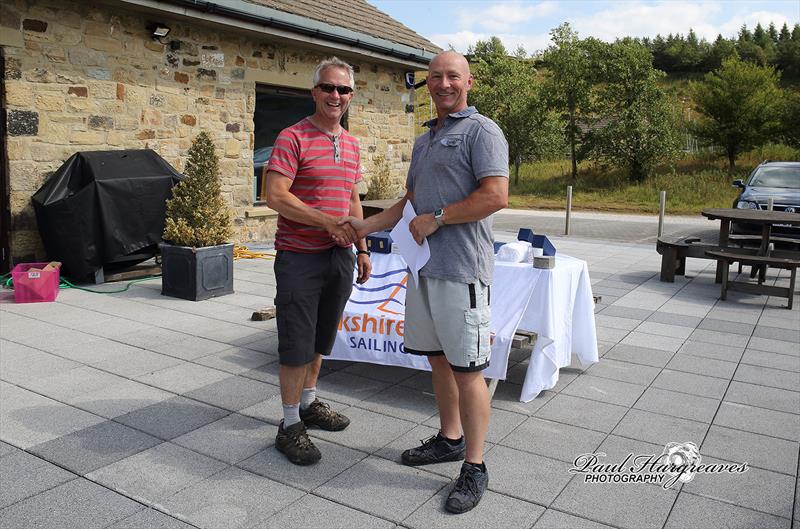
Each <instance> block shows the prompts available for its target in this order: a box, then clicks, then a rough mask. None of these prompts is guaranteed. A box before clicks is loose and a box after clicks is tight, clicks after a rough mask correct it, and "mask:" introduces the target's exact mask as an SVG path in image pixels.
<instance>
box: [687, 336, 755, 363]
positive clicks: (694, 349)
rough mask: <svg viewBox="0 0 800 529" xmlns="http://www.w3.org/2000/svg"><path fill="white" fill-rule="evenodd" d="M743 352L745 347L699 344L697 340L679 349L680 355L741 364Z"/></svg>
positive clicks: (690, 341)
mask: <svg viewBox="0 0 800 529" xmlns="http://www.w3.org/2000/svg"><path fill="white" fill-rule="evenodd" d="M743 352H744V347H741V346H732V345H721V344H711V343H707V342H698V341H696V340H686V343H684V344H683V345H682V346H681V348H680V349H678V354H689V355H692V356H702V357H704V358H712V359H715V360H724V361H726V362H739V360H740V359H741V358H742V354H743Z"/></svg>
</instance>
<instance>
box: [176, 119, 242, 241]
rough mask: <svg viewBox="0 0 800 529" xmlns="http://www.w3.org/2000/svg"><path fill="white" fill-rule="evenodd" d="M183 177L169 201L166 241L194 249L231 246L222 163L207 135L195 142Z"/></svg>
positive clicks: (199, 137)
mask: <svg viewBox="0 0 800 529" xmlns="http://www.w3.org/2000/svg"><path fill="white" fill-rule="evenodd" d="M184 175H185V176H186V178H185V179H184V180H183V181H182V182H180V183H179V184H178V185H176V186H175V187H174V188H173V189H172V198H171V199H169V200H167V216H166V224H165V226H164V240H165V241H167V242H169V243H170V244H174V245H176V246H191V247H194V248H199V247H202V246H216V245H218V244H224V243H226V242H228V239H229V238H230V236H231V234H232V232H233V230H232V227H231V213H230V210H229V209H228V206H227V204H226V203H225V200H224V199H223V198H222V185H221V183H220V179H219V159H218V158H217V155H216V153H215V152H214V143H213V142H212V141H211V138H210V137H209V135H208V134H207V133H206V132H201V133H200V134H198V135H197V137H196V138H195V140H194V142H192V146H191V148H190V149H189V160H188V161H187V162H186V171H184Z"/></svg>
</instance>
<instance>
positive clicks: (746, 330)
mask: <svg viewBox="0 0 800 529" xmlns="http://www.w3.org/2000/svg"><path fill="white" fill-rule="evenodd" d="M697 328H698V329H703V330H707V331H717V332H723V333H731V334H741V335H743V336H750V335H752V334H753V329H755V325H748V324H746V323H742V322H738V321H727V320H716V319H714V318H712V317H708V318H705V319H704V320H703V321H702V322H701V323H700V325H698V327H697Z"/></svg>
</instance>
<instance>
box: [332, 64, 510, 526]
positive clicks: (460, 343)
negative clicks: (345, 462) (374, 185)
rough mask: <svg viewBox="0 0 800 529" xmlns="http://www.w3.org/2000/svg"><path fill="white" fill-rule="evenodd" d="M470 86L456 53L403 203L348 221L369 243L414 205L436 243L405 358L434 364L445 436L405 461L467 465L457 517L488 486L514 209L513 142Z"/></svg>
mask: <svg viewBox="0 0 800 529" xmlns="http://www.w3.org/2000/svg"><path fill="white" fill-rule="evenodd" d="M472 81H473V80H472V75H471V74H470V71H469V63H468V62H467V60H466V59H465V58H464V57H463V56H462V55H460V54H458V53H456V52H452V51H447V52H444V53H440V54H439V55H437V56H436V57H435V58H434V59H433V61H431V63H430V66H429V68H428V80H427V85H428V91H429V92H430V94H431V98H432V100H433V103H434V105H435V106H436V113H437V118H436V119H435V120H431V121H430V122H428V123H426V125H427V126H429V127H430V131H429V132H427V133H425V134H423V135H421V136H420V137H419V138H417V140H416V142H415V143H414V151H413V154H412V157H411V166H410V168H409V171H408V178H407V180H406V195H405V197H403V199H401V200H400V201H399V202H398V203H397V204H395V205H394V206H392V207H391V208H389V209H387V210H385V211H383V212H382V213H380V214H378V215H374V216H372V217H369V218H368V219H366V220H361V219H355V218H352V217H348V218H347V219H346V220H343V221H341V222H350V223H351V225H352V226H353V227H354V228H355V229H356V231H357V232H358V236H359V237H363V236H365V235H366V234H367V233H371V232H374V231H379V230H382V229H387V228H390V227H392V226H394V225H395V224H396V223H397V221H398V220H400V218H401V216H402V212H403V207H404V206H405V203H406V201H409V200H410V201H411V204H412V205H413V206H414V210H415V211H416V212H417V217H416V218H415V219H414V220H413V221H412V222H411V225H410V229H411V233H412V235H413V236H414V239H415V240H416V241H417V243H419V244H422V242H423V240H424V239H426V238H427V239H428V243H429V244H430V249H431V258H430V261H428V263H427V264H426V265H425V266H424V267H423V268H422V270H420V274H419V275H420V282H419V283H420V284H419V285H415V284H414V282H413V280H411V281H410V282H409V286H408V289H407V291H406V308H407V309H406V315H405V318H406V320H405V350H406V352H408V353H411V354H420V355H425V356H427V357H428V361H429V362H430V364H431V371H432V379H433V389H434V393H435V394H436V403H437V405H438V407H439V417H440V422H441V427H440V431H439V433H438V434H437V435H435V436H433V437H431V438H430V439H428V440H426V441H424V442H423V443H422V445H421V446H419V447H416V448H412V449H410V450H406V451H405V452H403V455H402V461H403V463H404V464H406V465H412V466H416V465H425V464H430V463H438V462H442V461H457V460H461V459H465V462H464V464H463V466H462V468H461V474H460V475H459V477H458V479H457V480H456V483H455V485H454V487H453V489H452V490H451V492H450V494H449V496H448V498H447V501H446V503H445V508H446V509H447V510H448V511H450V512H453V513H462V512H467V511H469V510H471V509H472V508H474V507H475V506H476V505H477V504H478V502H479V501H480V499H481V497H482V496H483V493H484V491H485V490H486V487H487V485H488V482H489V475H488V472H487V470H486V465H485V464H484V462H483V444H484V441H485V439H486V433H487V431H488V429H489V415H490V410H491V407H490V402H489V393H488V390H487V388H486V383H485V381H484V379H483V376H482V371H483V369H485V368H486V367H488V366H489V357H490V336H489V319H490V310H489V300H490V284H491V280H492V272H493V267H494V252H493V239H494V238H493V236H492V222H491V215H492V214H493V213H494V212H496V211H498V210H500V209H502V208H504V207H506V205H507V204H508V143H507V142H506V140H505V137H504V136H503V132H502V131H501V130H500V128H499V127H498V126H497V125H496V124H495V123H494V122H493V121H492V120H490V119H489V118H487V117H485V116H482V115H481V114H479V113H478V111H477V110H476V109H475V108H474V107H470V106H468V105H467V92H468V91H469V90H470V88H471V87H472ZM462 431H463V436H462Z"/></svg>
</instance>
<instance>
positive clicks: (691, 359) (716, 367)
mask: <svg viewBox="0 0 800 529" xmlns="http://www.w3.org/2000/svg"><path fill="white" fill-rule="evenodd" d="M666 367H667V368H668V369H672V370H675V371H684V372H686V373H695V374H697V375H705V376H709V377H717V378H721V379H726V380H729V379H730V378H731V377H732V376H733V374H734V372H735V371H736V364H735V363H733V362H727V361H724V360H715V359H713V358H705V357H703V356H694V355H690V354H678V355H675V356H674V357H672V360H670V361H669V363H668V364H667V366H666Z"/></svg>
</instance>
